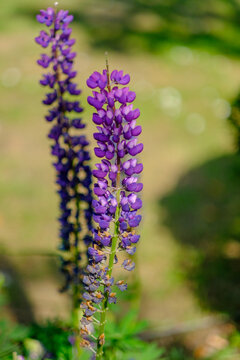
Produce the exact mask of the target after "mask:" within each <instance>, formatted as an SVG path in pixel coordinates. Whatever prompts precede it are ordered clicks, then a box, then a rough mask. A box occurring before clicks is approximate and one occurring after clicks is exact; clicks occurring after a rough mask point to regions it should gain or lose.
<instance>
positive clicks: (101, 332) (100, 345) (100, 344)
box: [96, 57, 121, 360]
mask: <svg viewBox="0 0 240 360" xmlns="http://www.w3.org/2000/svg"><path fill="white" fill-rule="evenodd" d="M106 69H107V88H108V91H109V92H111V84H110V73H109V64H108V58H107V57H106ZM113 109H114V111H115V105H114V108H113ZM117 126H118V125H117ZM117 167H118V172H117V179H116V200H117V209H116V213H115V223H114V233H113V237H112V246H111V253H110V256H109V259H108V271H107V275H108V276H109V277H111V276H112V271H113V265H114V259H115V255H116V252H117V247H118V239H119V217H120V191H121V190H120V175H121V170H120V158H119V156H118V155H117ZM104 293H105V295H104V300H103V303H102V310H101V311H102V312H101V317H100V326H99V336H98V341H97V353H96V360H102V359H103V344H104V332H105V324H106V313H107V310H108V293H107V291H106V289H105V288H104ZM102 337H103V338H102Z"/></svg>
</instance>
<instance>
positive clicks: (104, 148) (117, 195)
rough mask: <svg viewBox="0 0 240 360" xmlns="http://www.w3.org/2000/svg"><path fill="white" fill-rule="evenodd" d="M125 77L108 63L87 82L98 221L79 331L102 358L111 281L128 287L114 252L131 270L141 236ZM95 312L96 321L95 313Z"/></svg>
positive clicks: (112, 298) (137, 166)
mask: <svg viewBox="0 0 240 360" xmlns="http://www.w3.org/2000/svg"><path fill="white" fill-rule="evenodd" d="M129 81H130V76H129V75H123V71H117V70H114V71H113V72H112V73H111V75H110V74H109V67H108V63H107V67H106V69H105V70H103V72H102V74H100V73H99V72H94V73H93V74H92V75H91V76H90V77H89V79H88V80H87V85H88V86H89V87H90V88H91V89H94V91H93V96H90V97H88V103H89V104H90V105H92V106H93V107H94V108H95V109H96V112H94V114H93V117H92V119H93V122H94V123H95V124H96V125H97V132H96V133H94V139H95V140H96V142H97V146H96V147H95V149H94V150H95V154H96V156H97V157H98V158H100V159H101V161H100V162H99V163H97V164H96V169H95V170H93V176H94V177H95V179H96V182H95V183H94V193H95V195H96V199H94V200H93V209H94V215H93V218H94V221H95V223H96V224H97V225H96V228H95V230H94V231H93V245H92V246H90V247H89V249H88V252H89V256H90V259H89V261H90V263H89V265H88V267H87V274H86V275H85V276H84V279H83V282H84V284H85V289H86V291H85V293H84V294H83V298H84V299H85V302H83V303H82V305H81V307H82V308H83V309H84V316H83V318H82V322H81V333H82V337H83V338H84V340H83V344H82V345H83V346H86V347H89V348H92V349H93V351H94V352H95V353H96V355H95V356H96V359H97V360H99V359H102V357H103V345H104V342H105V334H104V329H105V322H106V311H107V309H108V304H109V303H115V302H116V293H115V292H114V286H115V285H116V286H117V287H118V288H119V289H120V290H122V291H123V290H126V288H127V284H126V283H125V282H124V281H122V280H120V281H115V280H114V278H113V276H112V275H113V267H114V264H115V263H117V262H118V252H120V251H125V252H126V253H127V255H128V256H127V257H126V259H125V260H124V261H123V262H122V264H121V266H122V267H123V268H124V269H126V270H128V271H131V270H133V269H134V263H133V262H132V260H130V259H129V255H133V254H134V253H135V250H136V247H135V244H136V243H137V242H138V241H139V238H140V236H139V235H137V233H136V228H137V226H138V225H139V223H140V221H141V215H139V214H138V210H139V209H140V208H141V207H142V201H141V199H140V198H139V196H138V194H139V192H140V191H141V190H142V188H143V184H142V183H139V182H138V174H140V173H141V172H142V170H143V165H142V164H141V163H140V162H138V160H137V159H136V158H135V157H136V155H138V154H139V153H141V152H142V150H143V144H141V143H138V139H137V137H138V135H140V134H141V132H142V128H141V126H139V125H137V124H136V119H137V118H138V117H139V115H140V111H139V109H134V108H133V105H132V102H133V101H134V100H135V97H136V95H135V93H134V92H133V91H130V90H129V88H128V87H126V86H125V85H127V84H128V83H129ZM121 85H122V86H121ZM95 89H97V91H96V90H95ZM98 312H99V313H100V317H99V318H100V321H99V320H98V319H97V318H96V315H95V313H98ZM97 317H98V316H97ZM91 322H95V323H97V324H98V325H99V333H98V335H97V339H96V340H97V348H96V349H94V348H93V344H92V339H91V337H92V334H90V330H89V329H90V328H91V326H89V324H90V323H91Z"/></svg>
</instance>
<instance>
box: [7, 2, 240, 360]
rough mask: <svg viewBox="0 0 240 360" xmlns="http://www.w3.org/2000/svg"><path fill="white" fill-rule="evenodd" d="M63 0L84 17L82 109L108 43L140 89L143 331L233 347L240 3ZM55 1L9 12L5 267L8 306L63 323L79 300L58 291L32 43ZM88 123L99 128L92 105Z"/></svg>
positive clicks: (10, 6) (239, 201) (53, 208)
mask: <svg viewBox="0 0 240 360" xmlns="http://www.w3.org/2000/svg"><path fill="white" fill-rule="evenodd" d="M59 3H60V6H61V7H63V8H67V9H69V10H70V11H71V12H72V13H73V14H74V16H75V21H74V25H73V26H74V32H75V35H76V37H77V45H76V47H75V48H76V50H77V51H78V61H77V68H78V70H79V75H78V81H79V84H80V87H82V88H83V90H84V91H83V96H82V99H83V98H85V102H84V105H86V97H87V96H88V95H89V94H90V91H89V90H88V89H87V86H86V83H85V81H86V79H87V77H88V76H89V74H91V72H92V71H93V70H95V69H96V68H100V69H101V68H102V67H103V66H104V62H105V51H108V53H109V60H110V67H111V69H114V68H120V67H121V68H122V69H123V70H124V72H128V73H130V74H131V77H132V84H133V90H134V91H135V92H136V93H137V99H136V106H138V107H139V108H140V109H141V113H142V116H141V118H140V123H141V125H142V126H143V129H144V131H143V135H142V138H141V140H142V142H144V144H145V151H144V153H143V155H142V161H143V162H144V164H145V171H144V174H143V178H142V182H143V183H144V191H143V200H144V204H145V206H144V210H143V211H144V214H143V215H144V221H143V223H142V239H141V243H140V244H139V251H138V268H137V271H138V272H139V273H138V274H136V273H135V275H133V278H132V283H133V284H134V286H135V288H134V286H133V287H132V291H133V294H132V297H133V298H134V291H135V292H136V291H139V287H141V289H140V291H141V301H140V305H139V306H140V315H141V317H142V318H144V319H147V320H148V321H149V323H150V324H151V326H152V330H151V331H152V332H153V333H154V335H153V336H150V335H151V334H150V335H149V334H148V336H147V337H149V338H151V339H152V338H155V336H156V334H160V335H159V338H158V337H157V340H159V339H160V340H159V342H160V343H161V344H162V338H163V339H165V340H164V341H163V342H164V343H167V345H168V344H170V345H171V346H172V345H176V346H180V347H183V348H186V349H187V350H188V351H189V353H195V355H194V356H195V357H196V358H197V357H200V356H205V355H204V354H206V356H208V355H209V356H210V355H211V354H212V352H214V351H215V350H214V349H222V348H223V349H224V348H225V347H226V346H227V345H228V341H229V340H226V337H227V336H228V335H229V334H230V333H231V332H232V331H234V329H235V328H236V327H237V325H236V324H237V323H238V321H239V315H240V312H239V302H240V300H239V299H240V290H239V289H240V282H239V278H240V276H239V273H240V243H239V240H240V195H239V194H240V192H239V183H240V159H239V155H236V152H237V149H236V139H235V138H234V133H233V132H232V129H231V126H230V124H228V121H227V118H228V117H229V116H230V113H231V106H230V105H231V101H232V100H233V99H234V98H236V96H237V94H238V90H239V85H240V62H239V56H240V36H239V35H240V30H239V18H240V3H239V1H238V0H209V1H207V2H205V1H195V0H185V1H183V0H182V1H180V0H171V1H170V0H169V1H163V0H158V1H154V0H148V1H146V0H131V1H129V0H81V1H78V0H68V1H66V0H59ZM49 5H50V6H52V5H53V2H50V1H47V0H42V1H40V0H35V1H32V0H22V1H17V0H8V1H3V2H2V4H1V11H0V43H1V57H0V95H1V102H0V154H1V161H0V173H1V176H0V268H1V272H2V273H3V274H4V276H5V279H6V280H5V281H6V292H7V293H8V294H7V295H8V299H9V300H8V306H6V307H5V308H6V311H5V312H7V313H8V317H9V318H11V319H12V320H14V321H16V322H18V323H21V324H22V323H29V322H33V321H34V320H37V321H42V320H44V319H46V318H52V319H53V318H55V317H59V318H61V319H66V317H67V314H68V308H69V306H70V300H69V298H68V297H67V296H64V295H59V294H58V292H57V288H58V287H59V286H60V283H61V281H60V280H61V279H60V275H59V273H58V262H57V258H56V256H55V249H56V246H57V244H58V241H59V240H58V239H57V221H56V217H57V195H56V194H54V192H55V190H56V188H55V185H54V172H53V169H52V167H51V164H50V159H49V151H48V150H49V143H48V140H47V139H46V133H47V125H46V123H45V122H44V120H43V114H44V109H43V106H42V105H41V99H42V97H43V90H42V89H41V88H40V87H39V85H38V79H39V75H40V69H38V67H37V65H36V64H35V61H36V59H37V58H38V54H39V49H38V47H37V46H36V45H35V43H34V41H33V38H34V36H36V35H37V33H38V31H39V29H40V27H39V25H38V24H37V22H36V21H35V15H36V14H37V13H38V11H39V9H40V8H44V7H47V6H49ZM85 107H86V106H85ZM84 121H85V122H87V124H88V130H87V131H88V134H90V136H91V133H92V132H93V128H94V127H93V125H92V123H91V118H90V109H89V108H87V109H86V111H85V112H84ZM134 276H135V277H137V279H140V281H141V282H140V285H139V283H138V282H136V278H134ZM138 276H139V278H138ZM136 289H137V290H136ZM135 300H136V299H135ZM136 306H138V301H137V300H136V301H135V303H134V305H133V307H136ZM222 314H224V315H225V317H223V316H222ZM219 315H221V316H220V317H219ZM169 329H170V330H169ZM182 329H183V330H182ZM189 329H194V330H196V329H197V330H198V331H197V332H194V333H193V335H189V334H188V330H189ZM172 333H173V334H176V333H177V334H178V336H175V337H172V335H171V334H172ZM169 334H170V335H171V336H169ZM185 334H187V335H185ZM231 339H232V338H231ZM234 339H235V340H234V341H235V342H234V346H239V340H238V339H239V338H237V335H236V336H235V338H234ZM209 348H210V350H209ZM227 350H229V349H227ZM173 351H175V350H173ZM221 351H225V349H224V350H221ZM229 351H232V350H231V349H230V350H229ZM204 352H205V353H204ZM178 354H179V353H178ZM178 354H177V355H176V356H175V355H173V356H175V359H181V358H180V357H179V356H181V355H178ZM202 354H203V355H202ZM184 356H185V357H184V359H186V355H184ZM221 356H222V355H221ZM223 356H225V355H223ZM230 356H232V355H230ZM223 358H224V357H223ZM229 358H231V357H229ZM232 358H233V357H232ZM215 359H218V358H217V357H215ZM219 359H220V358H219Z"/></svg>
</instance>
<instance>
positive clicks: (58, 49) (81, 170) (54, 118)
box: [35, 7, 92, 354]
mask: <svg viewBox="0 0 240 360" xmlns="http://www.w3.org/2000/svg"><path fill="white" fill-rule="evenodd" d="M37 20H38V22H40V23H41V24H44V25H46V27H47V31H45V30H42V31H40V35H39V36H38V37H36V38H35V40H36V42H37V43H38V44H39V45H40V46H41V47H42V48H44V49H49V51H48V53H44V54H41V58H40V59H39V60H38V61H37V63H38V65H40V66H41V67H42V68H43V69H48V71H47V70H46V71H47V72H46V73H45V74H44V75H43V78H42V79H41V80H40V84H41V85H42V86H44V87H47V88H49V89H50V92H48V93H47V94H46V98H45V99H44V100H43V103H44V104H45V105H46V106H48V107H49V108H50V110H49V111H48V114H47V115H46V116H45V119H46V120H47V122H49V123H50V124H51V128H50V131H49V134H48V137H49V138H50V139H51V141H52V145H51V154H52V155H53V156H54V157H55V162H54V164H53V165H54V167H55V171H56V183H57V186H58V191H57V192H58V194H59V197H60V217H59V219H58V220H59V224H60V238H61V244H60V247H59V250H60V253H61V256H60V261H61V271H62V273H63V274H64V275H65V284H64V286H63V287H62V291H66V290H67V289H70V291H71V296H72V324H73V330H74V333H75V338H76V341H75V343H76V349H77V353H78V354H80V346H79V343H80V340H79V321H80V316H81V309H80V307H79V306H80V302H81V299H82V294H81V293H82V290H83V286H82V278H83V271H84V268H85V267H86V263H87V257H88V255H87V248H88V245H89V243H90V241H91V236H90V234H91V230H92V207H91V202H92V192H91V188H90V186H91V169H90V166H89V160H90V156H89V152H88V150H87V146H88V141H87V139H86V137H85V136H84V135H83V134H82V133H81V131H82V129H84V128H85V124H84V123H83V121H82V118H81V117H80V114H81V113H82V111H83V108H82V107H81V105H80V102H79V101H78V100H76V97H77V96H79V95H80V93H81V90H80V89H78V86H77V84H76V83H75V82H74V79H75V77H76V75H77V72H76V71H75V70H74V68H73V66H74V59H75V57H76V53H75V52H73V51H72V47H73V45H74V44H75V39H72V38H71V33H72V29H71V27H70V24H71V22H72V20H73V16H72V15H69V13H68V11H64V10H59V11H58V10H57V8H56V7H55V8H48V9H47V10H41V11H40V14H39V15H37ZM78 349H79V350H78Z"/></svg>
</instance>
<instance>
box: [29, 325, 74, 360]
mask: <svg viewBox="0 0 240 360" xmlns="http://www.w3.org/2000/svg"><path fill="white" fill-rule="evenodd" d="M31 337H32V338H34V339H37V340H39V341H40V342H41V343H42V344H43V346H44V348H45V349H46V350H47V352H48V353H49V354H50V355H51V356H54V359H57V360H70V359H71V356H72V347H71V345H70V343H69V340H68V337H69V329H68V328H66V327H65V326H64V324H63V323H62V322H61V321H59V320H55V321H48V322H47V323H46V324H44V325H38V324H35V325H33V327H32V331H31Z"/></svg>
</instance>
